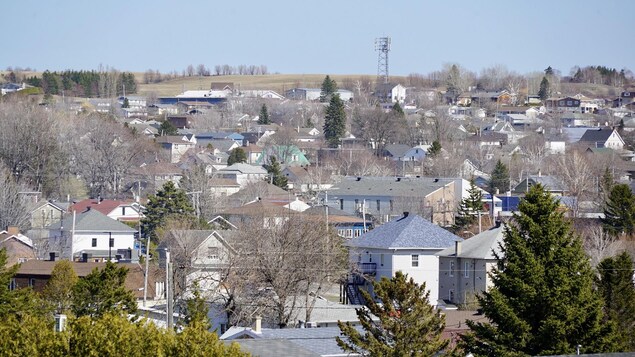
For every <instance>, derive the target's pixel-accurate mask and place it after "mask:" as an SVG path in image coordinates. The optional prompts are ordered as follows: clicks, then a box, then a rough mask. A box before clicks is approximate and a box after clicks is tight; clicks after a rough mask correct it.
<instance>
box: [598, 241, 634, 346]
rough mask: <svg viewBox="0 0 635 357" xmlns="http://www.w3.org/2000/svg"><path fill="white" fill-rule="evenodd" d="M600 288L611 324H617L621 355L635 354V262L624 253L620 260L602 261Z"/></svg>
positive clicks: (615, 258) (609, 259)
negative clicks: (634, 283)
mask: <svg viewBox="0 0 635 357" xmlns="http://www.w3.org/2000/svg"><path fill="white" fill-rule="evenodd" d="M597 269H598V273H599V277H598V278H597V282H596V285H597V287H598V290H599V291H600V294H602V297H603V298H604V304H605V312H606V314H607V317H608V319H609V320H611V321H612V322H614V323H616V324H617V327H618V329H619V331H621V333H620V335H619V336H620V342H621V348H620V351H630V352H635V285H633V259H632V258H631V256H630V255H628V253H626V252H623V253H622V254H620V255H618V256H617V257H610V258H606V259H604V260H602V262H600V264H599V265H598V268H597Z"/></svg>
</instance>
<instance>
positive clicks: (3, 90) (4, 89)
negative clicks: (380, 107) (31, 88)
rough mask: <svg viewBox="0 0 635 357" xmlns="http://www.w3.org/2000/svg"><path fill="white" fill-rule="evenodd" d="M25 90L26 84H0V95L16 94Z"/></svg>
mask: <svg viewBox="0 0 635 357" xmlns="http://www.w3.org/2000/svg"><path fill="white" fill-rule="evenodd" d="M25 88H26V83H22V84H17V83H2V84H0V95H5V94H9V93H13V92H18V91H21V90H23V89H25Z"/></svg>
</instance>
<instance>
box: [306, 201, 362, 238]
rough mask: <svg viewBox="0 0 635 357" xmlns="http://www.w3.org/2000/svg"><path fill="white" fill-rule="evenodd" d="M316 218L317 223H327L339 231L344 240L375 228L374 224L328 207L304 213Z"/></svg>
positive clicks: (320, 207)
mask: <svg viewBox="0 0 635 357" xmlns="http://www.w3.org/2000/svg"><path fill="white" fill-rule="evenodd" d="M303 213H304V214H305V215H310V216H311V217H312V218H315V220H316V223H320V222H325V223H328V224H329V226H331V227H333V228H334V229H336V230H337V235H338V236H340V237H343V238H353V237H359V236H361V235H362V234H364V233H365V232H368V231H369V230H371V229H372V228H373V222H371V221H370V220H366V222H364V219H363V218H361V217H357V216H353V215H351V214H349V213H347V212H344V211H341V210H338V209H335V208H331V207H328V206H313V207H311V208H309V209H307V210H305V211H304V212H303Z"/></svg>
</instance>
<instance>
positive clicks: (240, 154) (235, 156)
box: [227, 148, 247, 165]
mask: <svg viewBox="0 0 635 357" xmlns="http://www.w3.org/2000/svg"><path fill="white" fill-rule="evenodd" d="M241 162H247V154H246V153H245V150H243V149H242V148H235V149H234V150H232V151H231V152H230V153H229V157H228V158H227V165H233V164H237V163H241Z"/></svg>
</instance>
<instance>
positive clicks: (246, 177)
mask: <svg viewBox="0 0 635 357" xmlns="http://www.w3.org/2000/svg"><path fill="white" fill-rule="evenodd" d="M218 175H219V176H221V177H223V178H227V179H232V180H235V181H236V183H238V184H239V185H240V187H241V188H242V187H244V186H245V185H247V184H248V183H250V182H258V181H262V180H264V179H266V178H267V175H268V173H267V170H265V169H264V168H263V167H262V166H254V165H249V164H244V163H237V164H233V165H231V166H227V167H226V168H224V169H221V170H218Z"/></svg>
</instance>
